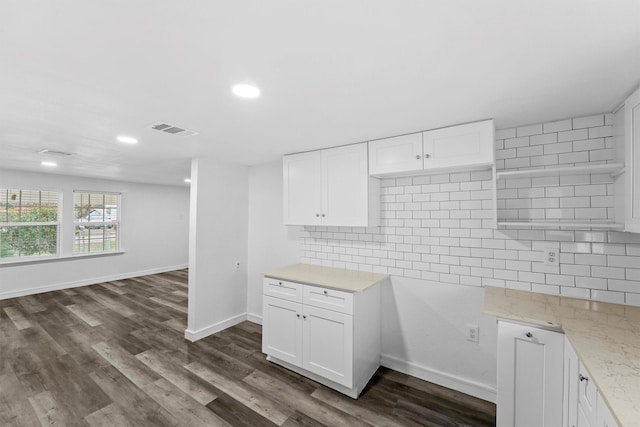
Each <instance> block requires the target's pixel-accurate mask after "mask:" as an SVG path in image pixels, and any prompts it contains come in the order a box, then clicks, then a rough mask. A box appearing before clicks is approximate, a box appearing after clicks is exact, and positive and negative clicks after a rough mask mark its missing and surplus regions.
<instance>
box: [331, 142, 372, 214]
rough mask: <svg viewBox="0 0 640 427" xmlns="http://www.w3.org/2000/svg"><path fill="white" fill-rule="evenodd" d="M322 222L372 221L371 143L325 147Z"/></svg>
mask: <svg viewBox="0 0 640 427" xmlns="http://www.w3.org/2000/svg"><path fill="white" fill-rule="evenodd" d="M321 153H322V189H323V192H322V194H323V198H322V206H323V210H322V213H321V215H322V218H321V219H322V225H333V226H347V227H348V226H354V227H366V226H367V225H368V222H369V185H368V183H369V179H370V178H369V173H368V160H367V143H366V142H364V143H361V144H353V145H347V146H344V147H338V148H330V149H327V150H322V151H321Z"/></svg>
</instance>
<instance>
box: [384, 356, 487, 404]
mask: <svg viewBox="0 0 640 427" xmlns="http://www.w3.org/2000/svg"><path fill="white" fill-rule="evenodd" d="M380 364H381V365H382V366H384V367H386V368H389V369H393V370H394V371H398V372H402V373H403V374H407V375H411V376H413V377H417V378H420V379H422V380H425V381H429V382H432V383H434V384H438V385H441V386H443V387H447V388H450V389H452V390H456V391H459V392H461V393H465V394H468V395H471V396H474V397H477V398H478V399H482V400H486V401H489V402H492V403H496V389H495V388H494V387H491V386H488V385H486V384H482V383H479V382H477V381H474V380H470V379H468V378H463V377H460V376H457V375H453V374H450V373H447V372H442V371H439V370H436V369H432V368H428V367H426V366H422V365H418V364H417V363H413V362H407V361H406V360H401V359H398V358H397V357H393V356H389V355H385V354H383V355H382V360H381V363H380Z"/></svg>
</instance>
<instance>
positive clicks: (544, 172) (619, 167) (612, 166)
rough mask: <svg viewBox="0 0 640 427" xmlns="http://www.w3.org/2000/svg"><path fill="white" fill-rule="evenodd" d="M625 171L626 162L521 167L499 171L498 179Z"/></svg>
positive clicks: (614, 174)
mask: <svg viewBox="0 0 640 427" xmlns="http://www.w3.org/2000/svg"><path fill="white" fill-rule="evenodd" d="M622 172H624V164H622V163H608V164H606V165H587V166H568V167H560V168H546V169H520V170H515V171H504V172H497V173H496V177H497V178H498V179H503V178H524V177H536V176H556V175H583V174H598V173H610V174H611V176H614V177H615V176H618V175H620V174H621V173H622Z"/></svg>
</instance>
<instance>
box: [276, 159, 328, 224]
mask: <svg viewBox="0 0 640 427" xmlns="http://www.w3.org/2000/svg"><path fill="white" fill-rule="evenodd" d="M282 164H283V182H284V206H283V213H284V223H285V224H291V225H317V224H320V223H321V222H320V219H321V218H320V212H321V211H322V167H321V155H320V151H311V152H308V153H300V154H295V155H291V156H284V159H283V161H282Z"/></svg>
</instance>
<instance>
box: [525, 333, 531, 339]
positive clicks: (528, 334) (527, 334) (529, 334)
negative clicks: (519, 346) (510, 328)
mask: <svg viewBox="0 0 640 427" xmlns="http://www.w3.org/2000/svg"><path fill="white" fill-rule="evenodd" d="M525 335H526V336H527V338H531V337H532V336H533V334H532V333H531V332H527V333H526V334H525Z"/></svg>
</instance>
